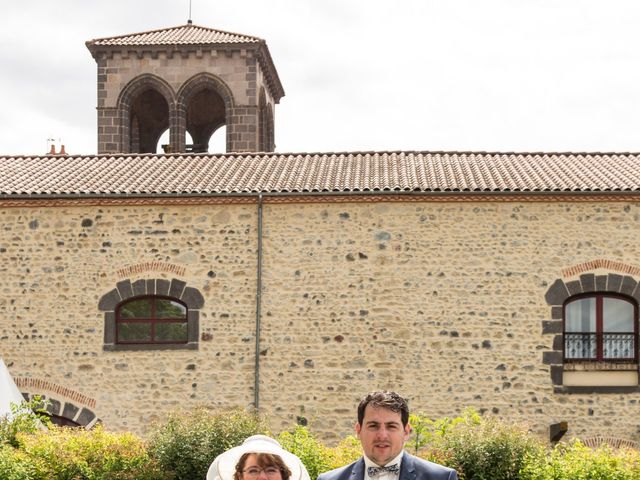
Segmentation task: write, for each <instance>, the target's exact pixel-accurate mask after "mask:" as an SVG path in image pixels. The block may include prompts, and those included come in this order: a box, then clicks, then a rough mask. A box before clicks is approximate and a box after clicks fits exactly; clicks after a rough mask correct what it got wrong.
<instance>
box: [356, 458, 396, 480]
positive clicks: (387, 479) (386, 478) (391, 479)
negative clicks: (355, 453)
mask: <svg viewBox="0 0 640 480" xmlns="http://www.w3.org/2000/svg"><path fill="white" fill-rule="evenodd" d="M403 454H404V451H402V452H400V454H398V456H397V457H396V458H394V459H393V460H389V461H388V462H387V463H386V465H378V464H376V463H374V462H373V461H371V460H369V458H368V457H367V456H366V455H364V480H399V478H400V463H401V462H402V455H403ZM393 464H398V473H391V472H382V473H379V474H378V475H376V476H375V477H370V476H369V467H380V466H383V467H386V466H387V465H393Z"/></svg>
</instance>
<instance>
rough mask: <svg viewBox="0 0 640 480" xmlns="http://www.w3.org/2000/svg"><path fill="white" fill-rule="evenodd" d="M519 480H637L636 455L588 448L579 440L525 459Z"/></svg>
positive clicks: (639, 462) (639, 461)
mask: <svg viewBox="0 0 640 480" xmlns="http://www.w3.org/2000/svg"><path fill="white" fill-rule="evenodd" d="M520 478H521V479H522V480H574V479H575V480H638V479H640V452H638V451H635V450H634V451H632V450H612V449H610V448H609V447H607V446H604V447H600V448H597V449H591V448H589V447H586V446H584V445H583V444H582V443H580V442H579V441H574V442H571V443H569V444H558V445H557V446H556V447H555V448H553V449H552V450H551V451H547V452H542V453H540V452H538V453H537V454H534V455H531V456H529V458H528V459H527V462H526V464H525V465H524V467H523V468H522V471H521V476H520Z"/></svg>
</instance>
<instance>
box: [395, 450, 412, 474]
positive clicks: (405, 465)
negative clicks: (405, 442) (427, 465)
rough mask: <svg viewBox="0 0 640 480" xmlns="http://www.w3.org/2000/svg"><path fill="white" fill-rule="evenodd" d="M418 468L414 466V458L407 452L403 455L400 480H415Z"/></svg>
mask: <svg viewBox="0 0 640 480" xmlns="http://www.w3.org/2000/svg"><path fill="white" fill-rule="evenodd" d="M415 478H416V467H415V465H414V464H413V457H411V455H409V454H408V453H407V452H404V453H403V454H402V463H401V464H400V476H399V477H398V480H415Z"/></svg>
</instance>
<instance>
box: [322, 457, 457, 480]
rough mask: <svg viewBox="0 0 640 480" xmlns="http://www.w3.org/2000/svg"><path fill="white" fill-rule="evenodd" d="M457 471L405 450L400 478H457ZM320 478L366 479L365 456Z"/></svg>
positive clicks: (339, 479) (451, 479) (428, 479)
mask: <svg viewBox="0 0 640 480" xmlns="http://www.w3.org/2000/svg"><path fill="white" fill-rule="evenodd" d="M457 479H458V475H457V474H456V471H455V470H453V469H451V468H448V467H443V466H442V465H438V464H437V463H433V462H428V461H426V460H422V459H421V458H418V457H414V456H413V455H409V454H408V453H407V452H404V454H403V455H402V463H401V464H400V477H399V480H457ZM318 480H364V458H360V459H359V460H357V461H355V462H354V463H352V464H351V465H347V466H346V467H341V468H337V469H335V470H331V471H330V472H326V473H323V474H321V475H319V476H318Z"/></svg>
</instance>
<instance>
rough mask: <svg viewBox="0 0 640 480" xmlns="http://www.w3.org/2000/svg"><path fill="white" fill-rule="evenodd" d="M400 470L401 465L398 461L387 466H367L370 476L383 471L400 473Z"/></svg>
mask: <svg viewBox="0 0 640 480" xmlns="http://www.w3.org/2000/svg"><path fill="white" fill-rule="evenodd" d="M399 471H400V467H399V466H398V464H397V463H394V464H393V465H387V466H386V467H369V468H367V473H368V474H369V476H370V477H375V476H376V475H380V474H381V473H384V472H389V473H398V472H399Z"/></svg>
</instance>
